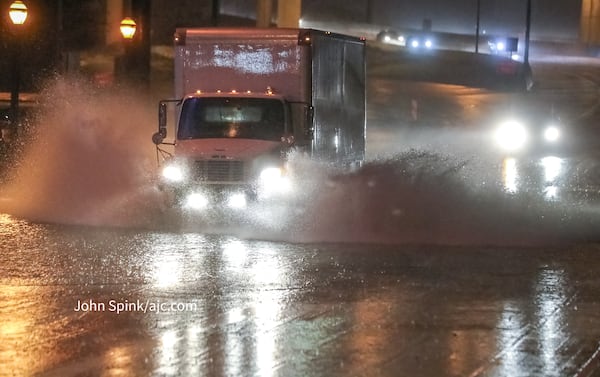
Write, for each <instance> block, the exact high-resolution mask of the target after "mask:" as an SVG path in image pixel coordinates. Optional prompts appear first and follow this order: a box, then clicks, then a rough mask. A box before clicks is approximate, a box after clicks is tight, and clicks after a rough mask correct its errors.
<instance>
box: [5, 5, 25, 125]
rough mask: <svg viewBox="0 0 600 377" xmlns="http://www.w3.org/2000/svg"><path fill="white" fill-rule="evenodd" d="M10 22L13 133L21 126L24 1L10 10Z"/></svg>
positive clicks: (11, 6) (11, 122) (11, 120)
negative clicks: (20, 103)
mask: <svg viewBox="0 0 600 377" xmlns="http://www.w3.org/2000/svg"><path fill="white" fill-rule="evenodd" d="M8 15H9V17H10V20H11V21H12V23H13V24H14V26H15V28H14V35H15V43H14V49H13V62H12V63H13V82H12V88H11V91H10V112H11V114H10V115H11V116H10V126H11V131H12V132H14V131H16V130H17V127H18V125H19V89H20V88H19V86H20V84H21V62H20V60H21V41H20V40H19V36H20V31H21V30H20V29H21V26H22V25H23V24H24V23H25V20H27V6H26V5H25V4H24V3H23V2H22V1H15V2H13V3H12V4H11V5H10V8H9V9H8Z"/></svg>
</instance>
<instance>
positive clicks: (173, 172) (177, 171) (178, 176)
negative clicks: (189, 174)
mask: <svg viewBox="0 0 600 377" xmlns="http://www.w3.org/2000/svg"><path fill="white" fill-rule="evenodd" d="M162 176H163V178H165V179H166V180H167V181H170V182H181V181H183V179H184V174H183V169H182V168H181V167H180V166H177V165H167V166H165V167H164V169H163V170H162Z"/></svg>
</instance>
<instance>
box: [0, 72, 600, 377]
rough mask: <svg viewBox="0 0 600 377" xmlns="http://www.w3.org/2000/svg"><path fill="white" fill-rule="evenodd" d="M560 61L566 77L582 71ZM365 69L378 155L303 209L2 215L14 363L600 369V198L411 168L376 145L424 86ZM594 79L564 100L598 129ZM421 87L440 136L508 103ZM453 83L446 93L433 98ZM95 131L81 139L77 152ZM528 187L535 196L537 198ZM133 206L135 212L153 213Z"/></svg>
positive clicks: (111, 367)
mask: <svg viewBox="0 0 600 377" xmlns="http://www.w3.org/2000/svg"><path fill="white" fill-rule="evenodd" d="M588 69H589V70H588ZM597 69H598V68H597V67H592V68H589V67H588V68H586V69H584V70H583V71H581V70H577V72H579V73H578V74H577V75H575V77H577V78H581V77H587V75H588V73H589V72H591V73H592V74H594V72H596V70H597ZM546 72H549V75H550V76H552V77H561V79H562V78H565V77H566V78H567V79H568V80H567V81H568V83H571V82H572V81H571V80H572V78H570V77H571V75H570V74H569V73H564V74H561V73H560V72H563V71H560V70H559V71H554V70H553V68H551V69H550V71H546ZM581 72H583V73H581ZM557 74H558V76H557ZM592 76H593V75H592ZM371 83H372V84H370V85H371V86H370V90H371V96H370V101H371V105H373V106H374V107H373V106H371V107H370V110H369V111H370V113H369V119H370V122H371V123H372V124H374V125H375V126H377V128H375V130H376V131H377V132H374V133H371V134H370V139H369V142H370V145H371V146H372V147H375V151H376V152H377V153H375V155H372V156H371V158H372V161H371V162H370V164H368V165H367V166H366V167H365V169H364V170H363V171H361V172H359V173H357V174H355V175H353V176H350V177H346V178H343V179H341V180H337V181H332V182H329V181H328V182H326V183H325V186H324V187H325V188H326V189H327V191H328V194H326V195H324V196H325V198H322V197H319V196H316V197H315V198H314V199H316V201H317V204H318V205H317V206H315V207H316V208H314V209H313V210H312V213H311V216H310V217H308V220H307V219H306V216H303V213H300V214H298V213H295V212H293V216H290V217H289V218H291V219H292V221H290V220H287V222H286V223H285V224H283V225H281V224H276V225H281V228H278V230H277V231H268V232H265V231H264V229H258V230H259V231H256V230H257V229H256V228H262V227H261V226H260V224H259V225H256V224H255V225H253V226H251V227H249V228H248V229H244V230H239V229H234V228H231V227H227V226H225V227H223V226H217V227H216V229H215V228H212V229H211V231H210V232H208V231H206V228H202V227H200V228H197V227H196V228H194V227H184V228H183V229H179V228H178V227H174V226H172V225H168V224H167V225H165V224H164V223H159V224H155V223H152V225H151V226H148V223H143V224H140V223H138V222H134V223H133V224H130V225H131V226H127V221H125V222H123V221H115V222H112V221H111V215H114V213H112V212H110V211H109V210H108V208H100V210H101V211H99V212H98V213H97V216H98V217H101V218H102V220H103V221H99V222H97V223H96V222H92V223H91V224H88V225H93V226H79V225H58V224H57V222H61V223H69V221H68V220H69V219H71V220H73V221H72V222H71V223H70V224H73V223H79V221H77V220H81V219H80V218H78V217H77V216H78V215H81V213H78V212H72V213H70V212H68V210H67V209H66V208H65V209H64V211H65V213H64V214H59V213H57V211H59V210H60V209H61V206H63V202H62V201H60V200H57V198H55V197H50V196H49V197H48V202H50V199H52V200H55V201H56V200H57V203H58V205H56V206H54V207H53V206H51V205H50V203H44V204H45V206H42V207H43V208H44V209H46V206H47V209H46V211H47V213H45V216H42V219H43V220H44V222H32V221H28V220H21V219H19V218H18V217H16V216H10V215H6V214H5V215H0V233H1V238H0V251H1V254H0V258H1V259H0V260H1V263H0V339H1V340H2V341H1V342H0V376H190V375H200V376H436V377H439V376H473V377H475V376H511V377H513V376H573V377H575V376H577V377H583V376H595V375H600V314H599V313H600V300H599V297H600V278H599V277H598V273H597V271H598V267H599V266H600V254H599V253H600V243H599V242H598V239H599V238H598V233H597V232H596V229H598V227H597V224H598V219H599V217H600V214H599V213H600V209H599V207H598V201H597V200H596V199H597V198H596V197H595V196H593V195H592V196H584V197H583V199H582V198H581V197H577V199H573V200H572V201H566V200H565V199H563V198H560V199H556V200H550V201H547V200H546V199H544V198H543V195H542V194H543V190H541V189H539V188H532V185H533V186H535V184H537V183H538V182H537V181H535V180H530V179H521V180H520V182H521V184H524V185H525V186H526V187H529V188H530V189H531V190H530V191H529V192H528V194H527V195H528V196H525V197H524V198H518V197H517V198H515V197H513V196H508V197H507V198H508V199H507V198H505V197H492V198H489V197H487V196H486V197H484V199H481V197H480V196H478V194H477V191H476V192H473V191H472V188H470V187H469V189H465V190H464V191H463V189H462V188H461V189H459V188H457V186H456V185H457V183H456V182H455V181H454V180H453V179H452V178H448V174H449V173H448V169H446V168H445V167H442V169H441V170H442V171H443V172H442V173H440V174H439V175H436V174H437V173H436V172H434V173H430V171H431V170H435V169H430V168H431V166H429V165H431V164H439V165H443V163H445V160H444V159H443V158H442V159H437V160H436V159H433V160H432V159H429V158H423V156H417V157H418V158H420V159H422V160H424V162H423V161H421V160H420V162H419V163H420V164H421V166H420V167H419V168H417V170H418V174H416V175H414V176H411V175H410V173H411V172H410V171H407V169H409V168H410V167H411V166H412V165H414V164H412V163H413V162H415V159H414V156H408V157H407V156H400V157H396V158H395V159H394V158H392V159H391V161H388V160H384V161H383V162H381V161H379V160H378V158H379V157H380V156H388V155H392V156H393V155H395V154H397V153H399V152H400V151H401V150H402V148H404V147H406V145H407V144H410V143H414V142H416V143H417V145H419V144H418V143H421V141H422V139H421V137H422V136H421V135H419V136H415V134H413V133H412V132H411V133H410V135H408V134H406V133H404V130H403V129H402V128H398V125H401V126H402V125H403V124H404V123H406V119H407V118H408V117H410V108H409V107H408V105H407V103H409V102H406V101H404V100H402V101H403V102H398V103H399V105H398V106H395V105H394V104H395V103H396V102H393V101H392V102H390V98H392V99H396V100H398V101H400V99H401V98H404V99H410V95H412V93H411V92H409V89H406V88H410V86H402V85H399V84H398V83H395V82H394V81H393V80H389V81H386V80H382V79H381V77H379V78H377V77H374V78H373V80H372V81H371ZM550 83H553V82H550ZM544 85H549V86H548V87H547V88H548V89H549V90H548V91H547V92H546V95H548V96H562V97H561V98H567V97H569V96H570V95H571V94H572V92H567V93H562V94H561V92H563V91H564V89H565V86H564V85H566V84H560V83H559V84H557V85H558V87H554V86H552V85H553V84H549V83H548V81H544ZM581 85H582V86H581V88H584V89H585V90H584V91H582V92H581V93H580V95H578V96H573V98H572V99H570V100H569V101H566V102H562V101H559V100H556V101H555V102H557V103H564V104H565V106H566V109H567V110H568V109H572V110H570V111H572V113H569V114H571V115H570V116H569V119H577V118H578V115H577V114H582V113H585V112H587V111H589V112H590V113H589V114H587V115H586V119H585V122H583V126H584V127H587V128H586V130H587V131H589V132H590V134H593V127H594V125H595V124H597V122H596V120H597V113H595V114H596V115H594V111H595V110H593V109H594V108H595V106H596V103H597V98H598V97H597V87H595V86H593V85H592V86H588V85H589V80H586V81H585V82H583V83H582V84H581ZM412 88H415V86H413V87H412ZM418 88H419V92H418V94H419V95H421V96H425V97H421V98H420V99H421V104H422V106H421V108H422V109H423V110H424V109H427V107H428V105H431V106H434V107H435V108H436V109H437V110H439V111H436V112H435V114H437V115H435V117H434V118H430V115H429V114H432V113H427V112H425V113H422V114H423V115H422V116H424V117H425V118H424V119H425V120H427V121H428V122H436V121H439V120H440V119H443V120H445V121H448V122H449V124H444V125H442V127H440V128H438V129H436V130H440V131H436V132H441V133H442V135H444V136H450V135H454V136H456V134H454V133H452V132H448V129H452V127H456V126H457V123H459V122H460V121H463V120H465V119H476V118H477V117H482V116H483V117H485V111H484V109H485V105H486V104H489V103H495V102H496V101H497V100H498V96H497V95H495V94H493V93H488V92H481V91H472V90H467V89H464V88H448V87H446V86H441V87H436V88H434V89H433V90H431V91H430V88H425V90H423V86H420V87H418ZM445 91H449V94H448V95H447V96H446V98H452V100H450V101H446V100H440V99H439V98H438V97H437V95H438V94H439V93H445ZM398 93H401V96H400V97H396V96H395V94H398ZM430 93H434V94H435V95H436V97H435V98H431V97H427V96H428V95H429V94H430ZM557 93H558V94H557ZM390 94H391V96H390ZM386 97H387V99H386ZM546 98H548V97H546ZM439 106H441V107H439ZM440 109H444V110H443V111H441V110H440ZM442 115H443V116H442ZM428 117H429V118H428ZM471 117H473V118H471ZM594 117H596V118H594ZM148 135H150V132H149V133H148ZM407 135H408V136H409V138H408V139H405V138H404V136H407ZM424 135H425V136H426V137H427V136H428V135H429V136H430V135H431V133H425V134H424ZM469 137H470V136H469ZM399 140H400V141H401V143H397V141H399ZM453 140H454V139H453ZM402 143H405V144H402ZM448 144H450V146H448ZM427 145H428V146H430V144H427ZM433 145H434V147H435V148H438V146H443V147H444V148H446V149H444V152H448V151H454V152H456V151H457V150H456V149H455V148H454V147H455V146H456V145H453V144H452V143H446V142H444V143H433ZM460 145H461V146H462V147H465V144H464V143H461V144H460ZM467 145H468V146H469V147H470V146H471V145H472V144H467ZM473 145H474V144H473ZM421 146H423V145H422V144H421ZM475 146H478V145H475ZM86 147H87V146H86V145H83V146H82V147H81V148H80V149H75V150H76V151H77V152H78V153H80V154H82V155H83V154H84V153H85V151H86ZM87 149H91V148H87ZM465 149H467V151H468V153H467V154H470V153H473V150H476V149H469V148H465ZM593 150H594V149H593V148H587V149H584V150H583V151H576V152H575V153H571V152H570V153H569V154H568V155H567V156H565V158H566V161H567V165H568V167H569V169H568V170H578V169H576V168H577V167H578V166H580V163H585V164H588V165H591V168H590V169H587V170H585V171H584V170H583V169H582V173H581V175H582V176H584V178H585V179H586V184H589V185H590V186H589V187H591V188H592V189H593V190H597V189H598V186H597V185H596V183H597V182H598V181H597V176H596V175H594V174H593V172H594V171H597V170H594V169H597V167H598V156H597V155H596V154H594V152H593ZM371 151H373V149H371ZM116 152H119V151H118V150H117V151H116ZM117 155H118V153H117ZM93 156H94V155H89V156H81V157H82V159H85V158H90V159H91V157H93ZM51 157H52V158H55V156H51ZM84 157H85V158H84ZM425 157H427V156H425ZM496 157H499V158H500V159H499V160H498V161H500V163H499V165H498V166H496V165H494V164H493V163H492V164H491V165H489V166H491V168H490V169H489V170H490V172H491V173H490V174H491V175H494V174H495V175H502V174H501V172H502V171H501V166H502V164H501V161H502V159H503V158H504V157H505V156H494V157H493V158H496ZM45 158H47V157H45ZM52 158H50V159H52ZM67 158H70V157H69V156H68V155H67ZM411 158H412V160H411ZM536 158H537V157H536ZM59 161H60V160H59ZM125 162H129V161H125ZM133 162H136V163H137V160H134V161H133ZM405 162H407V163H405ZM487 162H488V161H485V164H487ZM453 164H454V162H451V164H450V165H452V166H453ZM485 164H484V165H485ZM122 165H123V166H124V167H125V168H127V169H129V168H130V167H129V165H130V164H127V163H124V164H122ZM131 165H136V164H131ZM486 166H487V165H486ZM424 167H425V168H427V169H424ZM73 168H74V169H75V168H76V166H75V165H73ZM100 168H104V167H103V166H100ZM110 169H113V170H110V172H114V171H118V172H119V173H120V171H119V170H118V169H119V167H117V166H115V164H113V165H112V166H110ZM419 169H421V170H419ZM99 170H100V172H102V170H101V169H99ZM472 170H473V171H470V174H471V175H474V176H476V177H478V179H475V180H474V181H475V182H479V184H481V183H482V182H483V181H485V182H488V185H489V184H490V183H489V182H490V181H489V180H488V178H487V176H486V174H487V173H484V172H482V171H480V170H479V168H473V169H472ZM450 171H451V172H452V171H453V170H452V169H450ZM578 171H579V170H578ZM460 172H461V173H460V175H461V176H462V175H463V173H462V170H461V171H460ZM590 172H591V173H590ZM80 173H81V172H80ZM114 174H115V175H116V173H114ZM427 174H433V176H427ZM533 174H534V173H531V172H529V173H527V174H526V175H527V176H529V175H533ZM407 175H408V176H409V179H407V180H406V181H402V179H403V178H402V177H404V176H407ZM424 175H425V176H426V177H425V178H427V179H421V178H422V176H424ZM484 177H485V178H484ZM503 178H505V177H501V176H499V177H497V179H498V181H499V185H500V186H499V187H500V188H502V185H503V184H504V185H505V184H506V182H505V180H504V181H503ZM419 179H421V181H419ZM133 181H134V183H135V180H133ZM398 181H400V182H398ZM461 182H462V181H461ZM469 182H470V180H469ZM532 182H533V183H532ZM38 183H39V184H40V185H41V186H42V187H46V186H43V185H42V184H41V182H38ZM110 183H113V181H110ZM82 184H85V182H83V183H82V182H80V181H76V180H74V181H73V182H69V186H70V187H69V188H74V190H71V191H68V193H69V195H70V196H69V197H68V198H67V199H78V200H80V201H82V200H83V199H85V198H86V196H77V190H76V188H79V187H80V186H79V185H82ZM562 185H563V186H561V187H565V188H573V187H574V188H576V189H577V188H581V187H583V186H582V185H581V184H580V182H579V181H577V182H574V183H573V182H570V181H569V182H562ZM346 186H349V188H346ZM52 187H53V188H54V189H55V190H54V191H53V193H56V192H60V188H61V186H52ZM586 187H587V186H586ZM125 188H127V189H129V186H127V185H126V186H125ZM321 188H323V187H321ZM504 188H506V187H504ZM403 190H405V191H403ZM571 191H573V190H571ZM111 192H113V191H111ZM114 192H119V191H118V190H114ZM532 192H533V193H534V194H533V195H534V199H540V198H541V204H540V203H538V202H535V200H534V203H533V204H532V197H531V196H530V195H532V194H531V193H532ZM94 194H95V195H99V194H98V193H97V192H94ZM129 194H131V193H129ZM88 195H91V194H88ZM115 195H116V194H115ZM465 195H466V198H464V197H465ZM536 195H538V196H539V197H537V196H536ZM131 196H132V195H129V196H127V198H130V197H131ZM403 196H405V197H406V198H404V199H402V197H403ZM87 198H88V199H90V201H89V202H90V203H93V204H94V205H98V203H111V204H112V203H113V202H112V201H103V200H100V199H104V198H103V197H92V196H89V197H87ZM459 198H464V199H463V200H462V201H458V202H455V201H456V200H457V199H459ZM92 199H94V200H92ZM119 199H121V198H120V197H119ZM2 200H5V198H2ZM478 200H481V201H480V202H479V201H478ZM114 202H115V203H117V204H118V205H119V206H123V203H126V201H121V200H119V201H116V200H115V201H114ZM66 203H68V201H66ZM141 203H145V204H148V202H144V201H141ZM332 203H333V204H332ZM515 203H516V204H515ZM0 204H3V202H1V201H0ZM78 204H79V205H80V206H82V208H83V210H85V209H86V208H85V205H84V204H85V203H84V204H82V203H78ZM492 204H494V205H492ZM563 204H565V206H563ZM3 206H4V204H3ZM135 206H136V211H133V212H134V214H136V215H139V214H140V213H144V214H145V215H148V214H147V213H145V212H144V211H142V210H140V208H143V206H141V205H140V204H139V203H136V205H135ZM107 207H108V206H107ZM506 207H510V208H511V209H510V210H511V211H516V212H510V213H509V214H507V212H506V211H508V210H507V209H506ZM512 207H514V208H512ZM94 209H95V210H98V209H99V208H94ZM554 210H556V211H557V212H558V216H556V218H551V219H548V218H549V217H550V216H546V215H548V214H549V213H553V212H552V211H554ZM73 211H74V210H73ZM357 211H358V212H357ZM411 211H412V212H411ZM537 211H539V213H537ZM107 213H108V214H107ZM115 213H116V212H115ZM93 214H94V215H96V213H93ZM284 214H285V212H284ZM450 214H451V215H450ZM583 214H585V216H584V215H583ZM509 215H510V216H509ZM69 216H71V217H69ZM150 217H152V216H150ZM267 217H268V216H267ZM524 217H525V218H526V220H527V221H524V220H523V218H524ZM53 218H55V219H57V221H52V219H53ZM297 219H302V220H303V222H301V223H299V224H296V223H294V221H293V220H297ZM515 219H516V220H518V221H516V222H515V221H514V220H515ZM86 220H88V218H86ZM277 221H278V220H277V219H273V220H272V223H277ZM82 223H84V224H85V223H86V222H85V221H82ZM124 223H125V224H124ZM272 223H269V224H270V225H269V226H273V224H272ZM482 223H483V224H482ZM538 223H539V224H543V226H540V227H539V228H536V227H535V225H536V224H538ZM111 225H118V227H116V228H115V227H111ZM529 225H533V226H534V228H531V229H530V228H528V226H529ZM479 232H482V234H479ZM485 232H488V233H485ZM415 234H416V235H417V236H415V238H406V237H407V236H410V235H415ZM490 235H493V237H491V236H490ZM324 241H327V242H324ZM493 245H495V246H493Z"/></svg>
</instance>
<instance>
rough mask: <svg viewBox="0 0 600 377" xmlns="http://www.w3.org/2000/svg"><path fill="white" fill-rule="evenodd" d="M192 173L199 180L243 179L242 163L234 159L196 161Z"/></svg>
mask: <svg viewBox="0 0 600 377" xmlns="http://www.w3.org/2000/svg"><path fill="white" fill-rule="evenodd" d="M194 174H195V178H196V180H199V181H207V182H240V181H243V180H244V163H243V162H242V161H234V160H203V161H196V162H195V165H194Z"/></svg>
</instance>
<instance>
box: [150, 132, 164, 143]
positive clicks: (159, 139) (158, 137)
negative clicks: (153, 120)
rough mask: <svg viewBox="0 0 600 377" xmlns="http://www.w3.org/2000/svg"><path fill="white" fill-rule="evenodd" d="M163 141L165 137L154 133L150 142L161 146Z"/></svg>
mask: <svg viewBox="0 0 600 377" xmlns="http://www.w3.org/2000/svg"><path fill="white" fill-rule="evenodd" d="M163 140H165V137H164V136H163V134H162V133H160V132H155V133H154V135H152V142H153V143H154V144H156V145H160V144H162V142H163Z"/></svg>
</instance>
